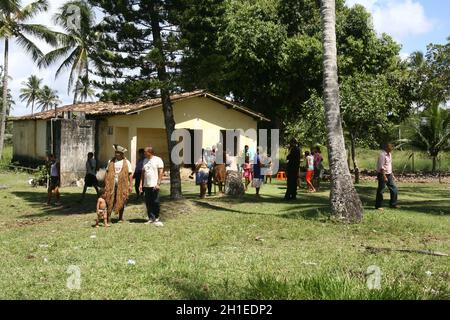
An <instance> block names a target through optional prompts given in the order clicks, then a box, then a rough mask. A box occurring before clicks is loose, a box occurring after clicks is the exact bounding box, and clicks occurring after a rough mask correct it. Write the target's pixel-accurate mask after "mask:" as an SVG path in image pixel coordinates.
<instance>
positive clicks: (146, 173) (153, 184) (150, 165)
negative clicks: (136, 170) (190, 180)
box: [139, 146, 164, 224]
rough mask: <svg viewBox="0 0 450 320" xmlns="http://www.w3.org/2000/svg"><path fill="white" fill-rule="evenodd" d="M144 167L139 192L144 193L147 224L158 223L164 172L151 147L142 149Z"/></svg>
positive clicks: (160, 160) (161, 162) (158, 158)
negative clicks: (160, 190) (160, 191)
mask: <svg viewBox="0 0 450 320" xmlns="http://www.w3.org/2000/svg"><path fill="white" fill-rule="evenodd" d="M144 155H145V159H144V165H143V167H142V176H141V183H140V186H139V191H140V192H144V198H145V206H146V208H147V214H148V219H149V220H148V222H146V224H150V223H154V222H159V211H160V204H159V189H160V186H161V180H162V176H163V171H164V163H163V161H162V159H161V158H160V157H157V156H155V155H154V152H153V148H152V147H151V146H149V147H147V148H145V149H144Z"/></svg>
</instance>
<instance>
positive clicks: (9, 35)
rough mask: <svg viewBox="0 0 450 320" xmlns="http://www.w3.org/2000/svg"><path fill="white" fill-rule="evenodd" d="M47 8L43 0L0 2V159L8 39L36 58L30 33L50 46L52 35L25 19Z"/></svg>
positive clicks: (0, 154)
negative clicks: (0, 46)
mask: <svg viewBox="0 0 450 320" xmlns="http://www.w3.org/2000/svg"><path fill="white" fill-rule="evenodd" d="M47 9H48V2H47V0H35V1H33V2H32V3H30V4H28V5H26V6H21V5H20V1H19V0H1V1H0V38H3V39H4V40H5V50H4V64H3V97H2V98H3V103H2V112H1V124H0V158H1V157H2V153H3V142H4V137H5V122H6V113H7V110H9V104H8V94H7V93H8V77H9V74H8V66H9V64H8V57H9V40H10V39H15V40H16V42H17V43H18V44H19V45H20V46H22V47H23V48H24V49H25V50H26V51H27V52H28V53H30V54H31V56H32V58H33V60H38V59H40V58H41V57H42V56H43V54H42V52H41V50H40V49H39V48H38V47H37V46H36V45H35V44H34V43H33V41H31V40H30V39H29V37H28V36H34V37H37V38H40V39H43V40H45V41H46V42H47V43H49V44H51V45H56V38H55V34H54V33H53V32H52V31H51V30H49V29H48V28H47V27H45V26H43V25H40V24H28V23H26V21H27V20H29V19H31V18H33V17H34V16H36V15H37V14H38V13H40V12H42V11H46V10H47Z"/></svg>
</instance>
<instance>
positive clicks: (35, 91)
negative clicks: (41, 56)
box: [19, 75, 42, 113]
mask: <svg viewBox="0 0 450 320" xmlns="http://www.w3.org/2000/svg"><path fill="white" fill-rule="evenodd" d="M41 84H42V79H40V78H38V77H37V76H36V75H31V76H29V77H28V79H27V81H26V82H25V81H24V82H22V85H23V86H24V87H23V88H22V89H20V96H19V98H20V100H21V101H22V102H23V101H26V105H27V107H29V106H31V107H32V110H31V113H33V112H34V104H35V102H36V100H38V99H39V95H40V93H41Z"/></svg>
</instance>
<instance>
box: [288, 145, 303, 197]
mask: <svg viewBox="0 0 450 320" xmlns="http://www.w3.org/2000/svg"><path fill="white" fill-rule="evenodd" d="M286 160H287V167H286V176H287V190H286V195H285V196H284V199H285V200H295V199H296V198H297V176H298V170H299V168H300V148H299V147H298V143H297V141H296V140H295V139H292V140H291V141H290V143H289V153H288V155H287V158H286Z"/></svg>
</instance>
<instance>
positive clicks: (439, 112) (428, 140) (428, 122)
mask: <svg viewBox="0 0 450 320" xmlns="http://www.w3.org/2000/svg"><path fill="white" fill-rule="evenodd" d="M410 123H411V126H412V127H413V128H414V134H413V135H412V137H411V139H410V141H409V142H410V143H411V144H412V145H414V146H415V147H418V148H419V149H421V150H425V151H427V152H428V154H429V155H430V156H431V157H432V159H433V168H432V170H433V171H436V165H437V163H436V162H437V157H438V156H439V153H441V152H442V151H446V150H449V149H450V143H449V141H450V111H449V110H447V109H443V108H441V107H440V106H439V104H437V103H435V104H434V105H433V106H432V107H431V108H430V109H427V110H425V111H424V112H423V113H421V114H420V115H419V116H416V117H414V118H412V119H411V120H410Z"/></svg>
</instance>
